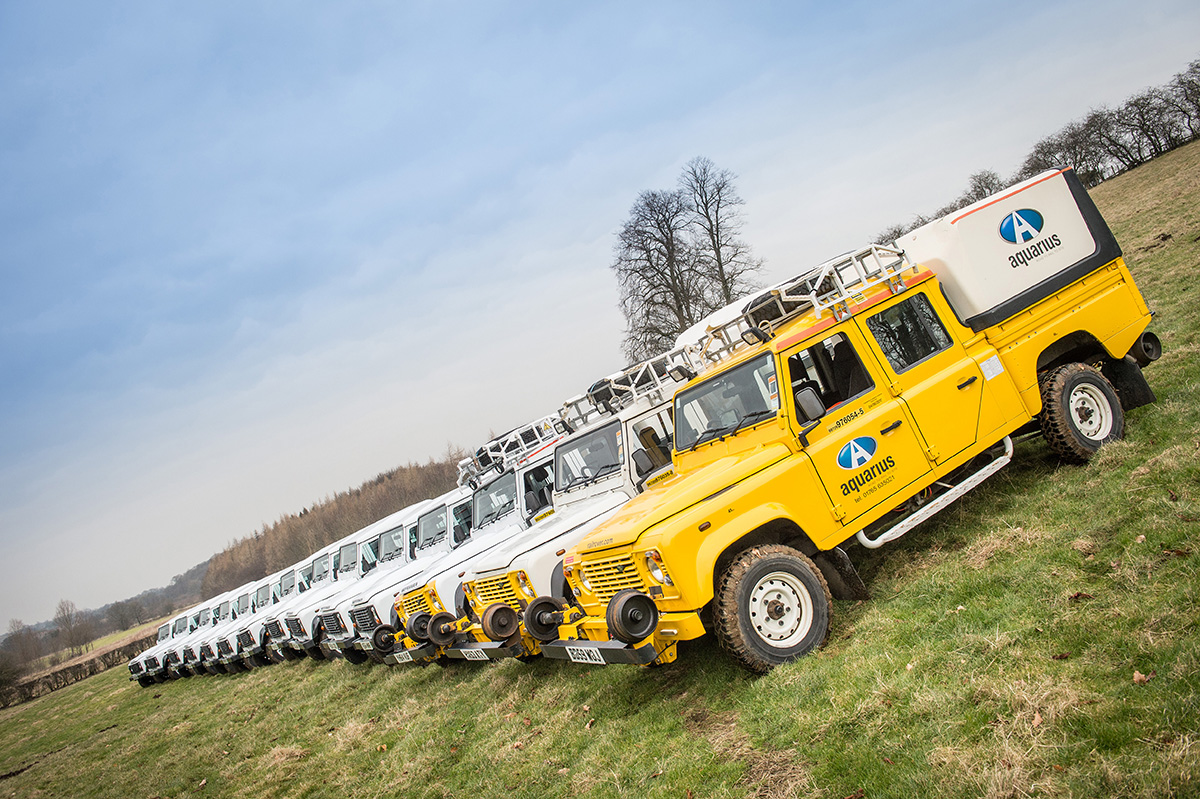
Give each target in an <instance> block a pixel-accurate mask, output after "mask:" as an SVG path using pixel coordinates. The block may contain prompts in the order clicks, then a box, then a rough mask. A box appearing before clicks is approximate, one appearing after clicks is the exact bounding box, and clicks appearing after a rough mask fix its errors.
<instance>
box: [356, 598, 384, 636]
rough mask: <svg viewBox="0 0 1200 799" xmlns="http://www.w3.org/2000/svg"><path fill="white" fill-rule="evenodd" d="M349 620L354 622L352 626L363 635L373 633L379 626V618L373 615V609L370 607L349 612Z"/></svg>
mask: <svg viewBox="0 0 1200 799" xmlns="http://www.w3.org/2000/svg"><path fill="white" fill-rule="evenodd" d="M350 620H351V621H353V622H354V626H355V627H357V628H358V631H359V632H360V633H362V634H363V635H367V634H368V633H371V632H374V630H375V628H376V627H378V626H379V617H378V616H376V615H375V608H374V607H372V606H371V605H367V606H366V607H365V608H354V609H353V610H351V611H350Z"/></svg>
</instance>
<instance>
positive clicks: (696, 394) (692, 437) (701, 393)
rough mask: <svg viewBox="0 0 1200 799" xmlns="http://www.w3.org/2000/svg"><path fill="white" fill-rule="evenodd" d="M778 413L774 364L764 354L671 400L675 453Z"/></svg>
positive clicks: (777, 391) (769, 356) (729, 433)
mask: <svg viewBox="0 0 1200 799" xmlns="http://www.w3.org/2000/svg"><path fill="white" fill-rule="evenodd" d="M778 410H779V389H778V387H777V384H776V381H775V363H774V361H773V360H772V359H771V354H770V353H766V354H764V355H762V356H761V357H759V358H755V359H754V360H752V361H747V362H746V363H743V364H741V365H740V366H735V367H734V368H732V369H730V370H729V371H728V372H722V373H721V374H719V375H717V376H716V377H713V378H711V379H709V380H705V381H704V382H702V383H700V384H699V385H697V386H694V387H693V388H689V389H686V390H684V391H681V392H680V393H679V396H677V397H676V398H675V450H676V452H680V451H683V450H685V449H688V448H694V447H696V446H698V445H700V444H703V443H704V442H705V441H711V440H713V439H715V438H721V437H723V436H726V435H731V434H733V433H736V432H737V431H738V430H741V429H742V428H743V427H748V426H749V425H752V424H754V423H755V422H760V421H762V420H763V419H766V418H768V417H770V416H774V415H775V412H776V411H778Z"/></svg>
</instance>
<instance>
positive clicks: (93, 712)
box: [0, 145, 1200, 799]
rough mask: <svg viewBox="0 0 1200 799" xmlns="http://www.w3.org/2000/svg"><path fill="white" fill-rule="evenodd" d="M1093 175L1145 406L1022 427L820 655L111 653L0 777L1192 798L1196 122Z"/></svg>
mask: <svg viewBox="0 0 1200 799" xmlns="http://www.w3.org/2000/svg"><path fill="white" fill-rule="evenodd" d="M1094 196H1095V197H1096V200H1097V202H1098V204H1099V205H1100V207H1101V209H1102V211H1103V212H1104V214H1105V216H1106V217H1107V218H1108V219H1109V221H1110V223H1111V224H1112V226H1113V228H1114V229H1115V231H1116V233H1117V236H1118V239H1119V240H1120V241H1121V242H1122V244H1123V246H1124V248H1125V251H1126V257H1127V259H1128V261H1129V262H1130V265H1131V267H1132V268H1133V270H1134V273H1135V275H1137V277H1138V280H1139V284H1140V285H1141V286H1142V288H1143V290H1144V292H1145V293H1146V295H1147V298H1148V300H1149V301H1150V303H1151V306H1152V307H1153V308H1154V309H1155V310H1156V311H1158V312H1159V316H1158V318H1157V320H1156V322H1155V324H1154V329H1155V330H1156V331H1157V332H1158V334H1159V335H1160V336H1161V337H1162V339H1163V342H1164V345H1165V349H1166V352H1165V354H1164V356H1163V358H1162V360H1160V361H1159V362H1158V363H1156V364H1155V365H1153V366H1152V367H1150V368H1149V369H1148V370H1147V375H1148V378H1149V380H1150V382H1151V384H1152V386H1153V387H1154V389H1155V391H1156V392H1157V394H1158V400H1159V401H1158V402H1157V403H1156V404H1155V405H1152V406H1148V407H1146V408H1141V409H1138V410H1136V411H1133V412H1131V413H1130V414H1129V416H1128V419H1127V429H1126V432H1127V437H1126V439H1125V440H1124V441H1122V442H1120V443H1118V444H1115V445H1113V446H1110V447H1107V448H1106V449H1105V450H1104V451H1103V452H1102V453H1101V454H1100V456H1098V457H1097V458H1096V459H1095V460H1094V461H1093V462H1092V463H1091V464H1089V465H1088V466H1086V467H1073V466H1063V465H1060V464H1059V463H1058V462H1057V461H1056V460H1055V459H1054V458H1053V457H1052V456H1051V455H1050V453H1049V452H1048V450H1047V449H1046V448H1045V446H1044V445H1043V444H1042V443H1041V442H1040V441H1038V440H1033V441H1029V442H1025V443H1022V444H1021V445H1020V446H1018V449H1017V455H1016V458H1015V459H1014V461H1013V463H1012V464H1010V465H1009V467H1008V468H1006V469H1005V470H1003V471H1001V472H1000V473H999V474H998V475H996V476H995V477H993V478H992V479H991V480H989V481H988V482H987V483H986V484H985V485H983V486H982V487H980V488H979V489H977V490H976V491H974V492H973V493H972V494H971V495H970V496H968V497H966V498H965V499H964V500H962V501H960V502H959V503H957V504H956V505H955V506H953V507H952V508H950V509H949V510H948V511H946V512H945V513H943V514H942V515H941V516H940V517H938V518H936V519H934V520H933V521H931V522H930V523H927V524H925V525H923V526H922V527H921V528H919V529H918V530H915V531H914V532H912V533H910V534H909V535H908V536H906V537H905V538H903V539H901V540H900V541H898V542H896V543H894V544H892V545H889V546H887V547H884V548H883V549H881V550H878V551H875V552H865V551H863V550H859V549H855V550H853V551H852V555H853V557H855V559H856V561H857V563H858V565H859V568H860V571H861V572H862V574H863V576H864V578H865V579H866V581H867V584H868V586H869V587H870V589H871V591H872V593H873V597H874V598H873V599H872V600H871V601H868V602H862V603H850V602H839V603H836V607H835V612H834V621H833V629H832V631H831V634H830V638H829V642H828V644H827V646H826V647H825V648H824V649H823V650H821V651H819V652H817V653H815V654H814V655H812V656H810V657H808V658H805V659H803V660H802V661H800V662H797V663H793V664H789V665H788V666H785V667H782V668H779V669H776V670H775V671H774V672H772V673H771V674H769V675H767V676H765V677H760V678H756V677H752V676H750V675H748V674H746V673H744V672H742V671H740V670H739V669H737V668H736V667H734V666H733V665H732V663H731V662H730V661H729V659H727V658H726V657H724V656H723V654H722V653H721V651H720V650H719V649H718V648H717V647H716V646H715V644H714V643H713V642H712V641H711V640H704V639H702V640H700V641H696V642H693V643H690V644H686V645H684V646H683V647H682V648H681V651H680V657H679V661H678V662H677V663H675V664H672V665H670V666H667V667H664V668H660V669H654V670H643V669H635V668H622V667H616V666H613V667H608V668H605V669H594V668H580V667H572V666H571V665H570V664H565V663H555V662H535V663H532V664H529V665H524V664H521V663H515V662H509V663H500V664H492V665H488V666H484V667H478V666H476V665H475V664H470V663H460V664H457V665H454V666H451V667H448V668H445V669H442V668H440V667H437V666H431V667H428V668H425V669H415V668H410V669H390V670H389V669H385V668H379V667H374V668H373V667H368V666H352V665H350V664H347V663H344V662H338V663H332V664H329V663H313V662H309V661H301V662H297V663H288V664H283V665H277V666H272V667H270V668H268V669H260V670H256V671H253V672H250V673H247V674H241V675H237V676H222V677H204V678H193V679H190V680H183V681H178V682H172V683H168V684H164V685H161V686H156V687H154V688H151V689H142V688H139V687H138V686H137V685H136V684H130V683H128V682H127V680H126V675H125V674H124V673H123V670H119V669H118V670H113V671H110V672H106V673H104V674H101V675H99V676H97V677H94V678H92V679H89V680H87V681H85V682H83V683H79V684H76V685H73V686H70V687H68V688H66V689H63V690H61V691H58V692H56V693H54V694H51V695H49V696H46V697H43V698H41V699H39V700H36V701H34V702H32V703H29V704H27V705H23V706H20V707H17V708H12V709H9V710H5V711H0V773H11V772H16V771H20V773H17V774H15V775H12V776H5V777H3V778H0V797H3V796H10V795H11V796H20V797H51V796H55V797H73V796H84V795H87V796H112V797H131V796H133V797H138V796H140V797H150V796H163V797H167V796H170V797H175V796H193V795H209V796H222V797H225V796H229V797H258V796H264V795H270V796H273V797H325V796H330V797H335V796H336V797H342V796H350V797H355V796H363V797H368V796H369V797H374V796H393V795H403V796H412V797H441V796H467V797H492V796H502V797H514V798H515V797H543V796H550V797H569V796H588V797H591V796H598V797H618V796H630V795H639V796H650V797H655V796H670V797H687V796H689V795H691V796H695V797H725V796H729V797H745V796H770V797H774V796H780V797H782V796H802V797H807V796H813V797H831V798H834V799H836V798H837V797H848V796H855V795H861V796H865V797H870V798H871V799H876V798H877V797H913V796H947V797H979V796H987V797H1010V796H1011V797H1025V796H1055V797H1095V796H1144V797H1165V796H1195V795H1200V690H1198V689H1200V634H1198V630H1197V622H1198V619H1200V616H1198V613H1200V612H1198V610H1197V608H1198V607H1200V602H1198V599H1200V597H1198V593H1200V579H1198V576H1197V568H1198V563H1200V540H1198V533H1200V501H1198V500H1200V376H1198V372H1197V369H1196V366H1195V365H1196V363H1197V357H1196V356H1197V352H1198V349H1200V348H1198V346H1197V332H1198V331H1200V319H1198V318H1197V314H1198V313H1200V307H1198V306H1200V302H1197V299H1200V295H1198V294H1197V288H1196V282H1195V281H1194V277H1195V275H1196V269H1195V265H1196V264H1197V263H1200V145H1192V146H1190V147H1188V148H1184V149H1182V150H1179V151H1176V152H1174V153H1171V154H1170V155H1168V156H1165V157H1163V158H1160V159H1158V160H1157V161H1155V162H1153V163H1151V164H1148V165H1146V166H1143V167H1141V168H1139V169H1137V170H1135V171H1134V172H1132V173H1129V174H1128V175H1125V176H1123V177H1121V178H1119V179H1117V180H1113V181H1110V182H1109V183H1106V184H1105V185H1103V186H1101V187H1099V188H1098V189H1097V190H1096V191H1095V192H1094ZM1163 234H1169V236H1170V238H1168V239H1163V238H1162V236H1163ZM1135 673H1136V674H1141V675H1147V676H1149V678H1150V679H1149V680H1148V681H1144V682H1141V683H1139V682H1135V679H1134V677H1135ZM22 769H24V770H22ZM860 791H861V792H862V793H861V794H859V793H858V792H860Z"/></svg>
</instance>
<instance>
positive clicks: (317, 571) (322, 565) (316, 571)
mask: <svg viewBox="0 0 1200 799" xmlns="http://www.w3.org/2000/svg"><path fill="white" fill-rule="evenodd" d="M328 576H329V556H328V555H322V556H321V557H319V558H317V559H316V560H314V561H313V565H312V581H313V582H314V583H319V582H321V581H322V580H324V579H325V578H326V577H328Z"/></svg>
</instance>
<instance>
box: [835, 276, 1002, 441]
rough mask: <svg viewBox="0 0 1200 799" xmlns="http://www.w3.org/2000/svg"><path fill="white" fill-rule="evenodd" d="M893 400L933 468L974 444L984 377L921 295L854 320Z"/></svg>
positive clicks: (907, 296)
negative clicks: (901, 406) (915, 431)
mask: <svg viewBox="0 0 1200 799" xmlns="http://www.w3.org/2000/svg"><path fill="white" fill-rule="evenodd" d="M857 322H858V324H859V327H860V330H861V331H862V332H863V336H864V338H866V340H867V341H868V343H869V345H870V347H871V353H872V355H873V357H874V358H875V359H876V360H877V361H878V362H879V363H880V364H881V365H882V368H883V370H884V372H885V374H886V378H885V379H886V380H887V382H888V384H889V386H888V388H889V390H890V392H891V393H892V395H893V396H896V397H898V398H899V399H900V401H901V402H903V403H904V404H906V405H907V406H908V409H909V412H910V413H911V414H912V416H913V418H914V419H915V420H916V424H917V428H918V432H919V434H920V436H921V440H922V442H923V445H924V446H923V449H924V452H925V456H926V457H927V458H928V459H929V462H930V463H931V464H933V465H937V464H939V463H941V462H943V461H945V460H948V459H949V458H952V457H954V456H955V455H957V454H958V453H960V452H962V451H963V450H964V449H966V448H967V447H969V446H970V445H971V444H974V443H975V439H976V436H977V435H978V430H979V413H980V404H981V400H982V397H983V391H984V385H985V383H986V382H987V381H985V380H984V379H983V373H982V372H981V371H980V368H979V365H978V364H977V363H976V362H975V361H974V360H973V359H972V358H970V357H968V355H967V352H966V349H964V347H963V345H962V343H961V342H960V341H958V340H957V339H955V338H953V337H952V336H951V335H950V333H949V332H947V326H946V324H945V322H944V321H943V320H942V319H941V318H940V317H939V315H938V313H937V310H936V309H935V307H934V303H933V302H932V301H931V298H930V296H928V295H927V293H926V292H925V291H917V292H915V293H913V292H910V293H905V294H904V295H902V296H900V297H896V298H894V299H892V300H890V301H889V302H888V303H887V304H886V305H884V306H883V307H882V309H881V310H878V311H874V312H872V313H871V314H870V315H867V316H864V317H861V318H859V319H858V320H857Z"/></svg>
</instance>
